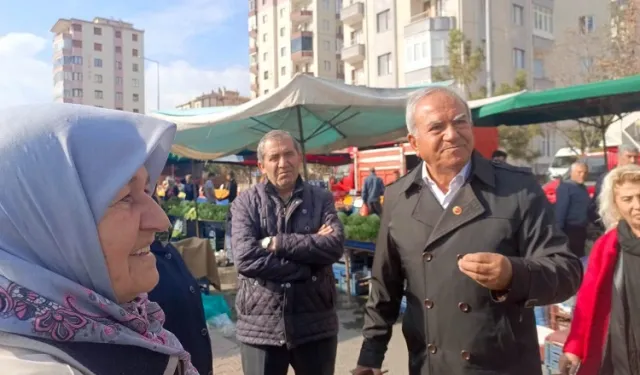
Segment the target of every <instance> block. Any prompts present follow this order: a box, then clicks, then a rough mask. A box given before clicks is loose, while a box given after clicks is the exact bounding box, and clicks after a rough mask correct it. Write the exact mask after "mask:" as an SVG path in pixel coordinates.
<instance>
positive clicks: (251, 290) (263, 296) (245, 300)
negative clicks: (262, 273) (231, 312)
mask: <svg viewBox="0 0 640 375" xmlns="http://www.w3.org/2000/svg"><path fill="white" fill-rule="evenodd" d="M283 298H284V295H283V293H282V292H281V291H280V292H278V291H275V290H274V288H268V287H267V286H265V285H263V283H262V282H260V281H258V280H251V279H244V280H242V287H241V288H240V289H239V290H238V294H237V296H236V308H237V309H238V312H239V313H240V314H241V315H245V316H250V315H274V314H275V313H276V312H279V311H280V310H281V307H282V303H283Z"/></svg>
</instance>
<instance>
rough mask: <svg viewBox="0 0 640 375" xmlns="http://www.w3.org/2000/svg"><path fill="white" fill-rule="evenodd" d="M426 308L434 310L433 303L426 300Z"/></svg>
mask: <svg viewBox="0 0 640 375" xmlns="http://www.w3.org/2000/svg"><path fill="white" fill-rule="evenodd" d="M424 307H426V308H427V309H432V308H433V301H432V300H430V299H428V298H427V299H425V300H424Z"/></svg>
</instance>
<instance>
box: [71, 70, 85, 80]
mask: <svg viewBox="0 0 640 375" xmlns="http://www.w3.org/2000/svg"><path fill="white" fill-rule="evenodd" d="M71 80H72V81H82V73H77V72H74V73H71Z"/></svg>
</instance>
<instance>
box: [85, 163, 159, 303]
mask: <svg viewBox="0 0 640 375" xmlns="http://www.w3.org/2000/svg"><path fill="white" fill-rule="evenodd" d="M148 186H149V174H148V173H147V170H146V168H145V167H141V168H140V169H138V171H137V172H136V174H135V175H134V176H133V178H131V180H130V181H129V182H128V183H127V184H126V185H125V186H124V187H123V188H122V189H120V191H119V192H118V193H117V194H116V197H115V198H114V199H113V201H112V202H111V205H110V206H109V208H107V210H106V212H105V214H104V216H103V217H102V220H101V221H100V223H99V224H98V235H99V237H100V245H101V246H102V252H103V253H104V257H105V261H106V264H107V269H108V271H109V278H110V279H111V286H112V288H113V290H114V292H115V295H116V298H117V302H118V303H125V302H129V301H131V300H133V299H134V298H135V297H136V296H137V295H139V294H140V293H146V292H149V291H151V290H152V289H153V288H154V287H155V286H156V284H157V283H158V278H159V276H158V270H157V269H156V258H155V256H154V255H153V254H152V253H151V252H150V245H151V243H152V242H153V240H154V238H155V234H156V232H162V231H165V230H167V228H169V225H170V223H169V219H168V218H167V215H165V213H164V211H162V208H160V206H159V205H158V204H157V203H156V202H155V201H154V200H153V199H152V198H151V194H150V192H149V191H148Z"/></svg>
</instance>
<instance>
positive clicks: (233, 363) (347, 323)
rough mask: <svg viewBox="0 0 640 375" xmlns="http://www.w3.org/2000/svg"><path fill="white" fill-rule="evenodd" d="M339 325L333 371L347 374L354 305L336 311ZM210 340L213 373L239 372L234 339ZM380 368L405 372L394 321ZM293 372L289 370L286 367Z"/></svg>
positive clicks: (356, 345) (354, 342)
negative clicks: (335, 360) (382, 364)
mask: <svg viewBox="0 0 640 375" xmlns="http://www.w3.org/2000/svg"><path fill="white" fill-rule="evenodd" d="M338 315H339V318H340V323H341V328H340V334H339V336H338V338H339V344H338V358H337V363H336V372H335V373H336V375H347V374H349V371H350V370H352V369H353V368H354V367H355V363H356V360H357V356H358V353H359V351H360V345H361V343H362V336H361V335H360V328H361V327H362V314H359V313H358V312H357V309H354V308H347V309H340V310H339V311H338ZM212 340H213V373H214V374H215V375H242V365H241V363H240V354H239V351H238V345H237V343H236V342H235V340H230V339H226V338H224V337H223V336H222V335H220V334H212ZM383 368H384V369H389V370H391V369H393V371H389V373H390V374H393V375H408V370H407V349H406V345H405V343H404V338H403V337H402V331H401V329H400V325H396V329H395V330H394V334H393V338H392V339H391V343H390V345H389V351H388V352H387V356H386V361H385V365H384V366H383ZM289 374H293V370H290V371H289Z"/></svg>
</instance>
